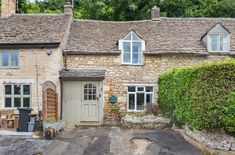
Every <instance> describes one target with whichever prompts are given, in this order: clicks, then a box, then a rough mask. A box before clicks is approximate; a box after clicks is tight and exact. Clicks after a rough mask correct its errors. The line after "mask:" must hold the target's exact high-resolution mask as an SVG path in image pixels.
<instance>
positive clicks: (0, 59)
mask: <svg viewBox="0 0 235 155" xmlns="http://www.w3.org/2000/svg"><path fill="white" fill-rule="evenodd" d="M13 52H15V53H17V55H18V64H17V66H12V64H11V54H10V53H13ZM3 53H8V54H9V58H8V66H3V65H2V54H3ZM0 68H2V69H18V68H20V52H19V50H1V51H0Z"/></svg>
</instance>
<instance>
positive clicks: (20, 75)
mask: <svg viewBox="0 0 235 155" xmlns="http://www.w3.org/2000/svg"><path fill="white" fill-rule="evenodd" d="M19 54H20V57H19V65H20V67H19V69H3V68H1V69H0V109H2V108H4V105H3V104H4V92H3V91H4V84H3V83H4V82H16V83H19V82H23V83H32V91H31V93H32V94H31V95H32V101H31V107H32V108H33V111H34V112H35V113H37V112H38V110H42V84H43V83H44V82H46V81H52V82H53V83H54V84H55V85H56V86H57V92H58V95H59V105H60V82H59V70H60V69H61V68H62V65H63V63H62V54H61V50H60V49H59V48H58V49H52V54H51V55H50V56H48V55H47V54H46V49H21V50H19Z"/></svg>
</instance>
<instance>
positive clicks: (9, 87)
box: [5, 85, 11, 95]
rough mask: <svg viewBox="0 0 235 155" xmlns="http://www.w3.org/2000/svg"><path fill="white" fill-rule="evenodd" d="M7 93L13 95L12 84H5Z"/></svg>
mask: <svg viewBox="0 0 235 155" xmlns="http://www.w3.org/2000/svg"><path fill="white" fill-rule="evenodd" d="M5 94H6V95H11V85H5Z"/></svg>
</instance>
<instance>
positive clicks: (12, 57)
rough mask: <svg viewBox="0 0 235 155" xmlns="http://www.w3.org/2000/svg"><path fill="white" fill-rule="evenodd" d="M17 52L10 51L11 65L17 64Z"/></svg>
mask: <svg viewBox="0 0 235 155" xmlns="http://www.w3.org/2000/svg"><path fill="white" fill-rule="evenodd" d="M18 59H19V58H18V52H12V53H11V66H18Z"/></svg>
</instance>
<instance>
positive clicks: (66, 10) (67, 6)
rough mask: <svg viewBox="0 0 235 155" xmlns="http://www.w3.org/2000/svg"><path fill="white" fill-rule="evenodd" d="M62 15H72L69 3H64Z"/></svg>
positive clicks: (71, 7)
mask: <svg viewBox="0 0 235 155" xmlns="http://www.w3.org/2000/svg"><path fill="white" fill-rule="evenodd" d="M64 13H65V14H70V15H72V14H73V6H72V5H71V3H70V2H66V3H65V5H64Z"/></svg>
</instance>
